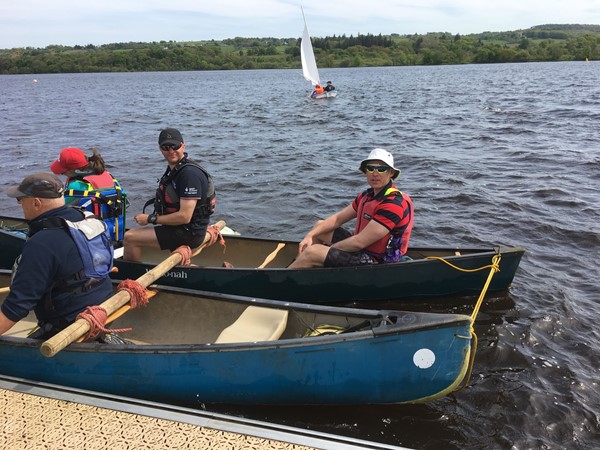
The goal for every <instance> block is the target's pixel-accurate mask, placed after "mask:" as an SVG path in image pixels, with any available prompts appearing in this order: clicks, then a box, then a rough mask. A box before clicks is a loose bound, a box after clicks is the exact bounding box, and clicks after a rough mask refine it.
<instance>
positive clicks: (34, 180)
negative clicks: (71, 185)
mask: <svg viewBox="0 0 600 450" xmlns="http://www.w3.org/2000/svg"><path fill="white" fill-rule="evenodd" d="M64 190H65V188H64V185H63V183H62V181H61V180H60V178H58V177H57V176H56V175H54V174H51V173H46V172H38V173H34V174H32V175H29V176H27V177H25V178H24V179H23V181H21V184H19V185H18V186H13V187H11V188H8V189H7V190H6V195H8V196H9V197H12V198H21V197H37V198H60V197H62V196H63V193H64Z"/></svg>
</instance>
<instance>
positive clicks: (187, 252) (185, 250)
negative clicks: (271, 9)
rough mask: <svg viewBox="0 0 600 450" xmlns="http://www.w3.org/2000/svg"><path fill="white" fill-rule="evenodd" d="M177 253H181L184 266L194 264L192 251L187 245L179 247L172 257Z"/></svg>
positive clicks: (172, 253)
mask: <svg viewBox="0 0 600 450" xmlns="http://www.w3.org/2000/svg"><path fill="white" fill-rule="evenodd" d="M175 253H179V254H180V255H181V263H180V265H182V266H189V265H190V264H191V262H192V249H191V248H189V247H188V246H187V245H182V246H180V247H177V248H176V249H175V250H173V251H172V252H171V255H174V254H175Z"/></svg>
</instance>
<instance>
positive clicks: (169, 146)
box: [160, 144, 181, 152]
mask: <svg viewBox="0 0 600 450" xmlns="http://www.w3.org/2000/svg"><path fill="white" fill-rule="evenodd" d="M180 148H181V144H163V145H161V146H160V149H161V150H162V151H163V152H168V151H169V150H173V151H175V152H176V151H177V150H179V149H180Z"/></svg>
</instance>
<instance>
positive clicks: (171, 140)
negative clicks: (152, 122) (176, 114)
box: [158, 128, 183, 146]
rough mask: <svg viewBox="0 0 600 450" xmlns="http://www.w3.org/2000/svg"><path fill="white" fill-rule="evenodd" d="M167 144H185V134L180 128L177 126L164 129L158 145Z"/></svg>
mask: <svg viewBox="0 0 600 450" xmlns="http://www.w3.org/2000/svg"><path fill="white" fill-rule="evenodd" d="M165 144H166V145H174V146H177V145H179V146H180V145H181V144H183V136H181V133H180V132H179V130H176V129H175V128H165V129H164V130H162V131H161V132H160V134H159V135H158V145H159V146H163V145H165Z"/></svg>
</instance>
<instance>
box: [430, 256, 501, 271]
mask: <svg viewBox="0 0 600 450" xmlns="http://www.w3.org/2000/svg"><path fill="white" fill-rule="evenodd" d="M425 259H437V260H439V261H442V262H445V263H446V264H448V265H449V266H450V267H452V268H453V269H456V270H460V271H461V272H478V271H480V270H484V269H491V268H492V267H494V263H493V259H492V264H489V265H487V266H483V267H479V268H477V269H463V268H462V267H458V266H455V265H454V264H452V263H451V262H449V261H447V260H445V259H444V258H442V257H441V256H427V257H425ZM499 271H500V269H498V270H497V272H499Z"/></svg>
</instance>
